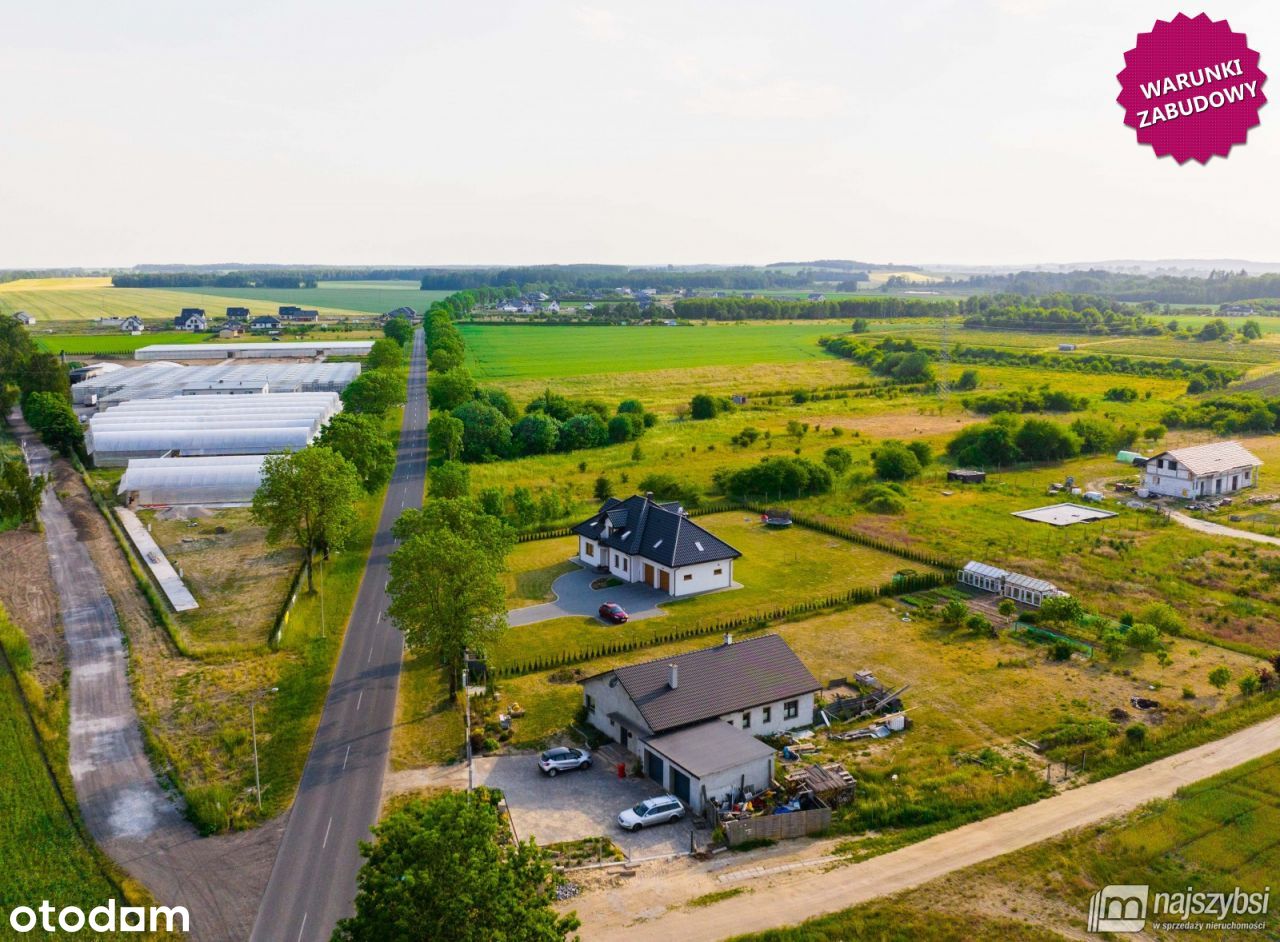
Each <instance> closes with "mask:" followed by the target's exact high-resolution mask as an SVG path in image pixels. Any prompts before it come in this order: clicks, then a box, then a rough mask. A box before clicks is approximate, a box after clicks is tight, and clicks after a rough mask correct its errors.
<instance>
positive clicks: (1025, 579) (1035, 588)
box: [1004, 572, 1058, 592]
mask: <svg viewBox="0 0 1280 942" xmlns="http://www.w3.org/2000/svg"><path fill="white" fill-rule="evenodd" d="M1004 581H1005V582H1007V583H1009V585H1015V586H1018V587H1019V588H1021V589H1029V590H1031V591H1032V592H1057V591H1058V587H1057V586H1056V585H1054V584H1053V583H1052V582H1046V581H1045V580H1043V579H1036V578H1035V577H1034V576H1024V575H1022V574H1021V573H1017V572H1011V573H1009V574H1008V575H1007V576H1005V579H1004Z"/></svg>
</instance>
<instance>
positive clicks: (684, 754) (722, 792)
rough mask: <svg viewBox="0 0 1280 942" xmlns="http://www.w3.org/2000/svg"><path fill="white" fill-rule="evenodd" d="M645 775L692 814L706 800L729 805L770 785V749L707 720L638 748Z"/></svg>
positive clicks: (727, 725) (734, 729) (740, 732)
mask: <svg viewBox="0 0 1280 942" xmlns="http://www.w3.org/2000/svg"><path fill="white" fill-rule="evenodd" d="M644 752H645V756H644V768H645V773H646V774H647V775H648V776H649V777H650V778H651V779H653V780H654V781H655V782H657V783H658V784H659V785H661V786H662V787H663V788H665V789H667V790H668V791H670V792H671V794H673V795H675V796H676V797H677V798H679V799H680V800H681V801H683V802H684V803H685V804H686V805H688V806H689V809H690V810H691V811H692V812H693V813H694V814H701V813H702V811H703V808H704V807H705V806H706V803H707V802H708V801H711V800H715V801H718V802H720V803H721V804H732V803H733V802H734V801H736V800H739V799H740V798H741V797H742V795H743V794H744V793H746V792H750V793H752V794H759V793H761V792H763V791H765V790H766V789H768V788H769V785H770V783H771V782H772V781H773V759H774V750H773V747H771V746H769V745H766V744H765V743H763V742H761V741H760V740H759V739H756V737H755V736H752V735H751V734H750V733H748V732H746V731H745V730H741V729H739V728H738V727H736V726H733V725H732V724H730V723H723V722H721V721H719V720H709V721H708V722H706V723H699V724H698V725H697V726H690V727H687V728H685V729H682V730H679V731H678V732H674V733H667V734H666V735H665V736H656V737H654V738H652V739H649V740H647V741H646V742H645V744H644Z"/></svg>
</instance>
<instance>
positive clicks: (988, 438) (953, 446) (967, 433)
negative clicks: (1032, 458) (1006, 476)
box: [947, 416, 1022, 468]
mask: <svg viewBox="0 0 1280 942" xmlns="http://www.w3.org/2000/svg"><path fill="white" fill-rule="evenodd" d="M1014 431H1015V428H1014V426H1013V425H1012V424H1011V423H1010V422H1006V421H1001V420H1000V417H999V416H997V417H996V418H995V419H992V420H991V421H990V422H984V423H983V424H981V425H971V426H970V427H969V428H967V429H964V430H963V431H961V432H960V433H959V434H958V435H956V437H955V438H953V439H951V441H950V442H948V443H947V454H949V455H951V456H952V457H953V458H954V459H955V460H956V461H957V463H959V464H962V465H976V466H978V467H984V468H989V467H997V468H999V467H1004V466H1006V465H1011V464H1016V463H1017V462H1018V461H1020V460H1022V452H1021V451H1019V450H1018V446H1017V445H1016V444H1015V443H1014V440H1013V436H1014Z"/></svg>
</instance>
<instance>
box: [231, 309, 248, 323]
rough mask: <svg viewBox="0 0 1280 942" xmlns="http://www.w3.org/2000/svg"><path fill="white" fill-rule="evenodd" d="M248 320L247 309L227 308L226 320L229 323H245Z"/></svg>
mask: <svg viewBox="0 0 1280 942" xmlns="http://www.w3.org/2000/svg"><path fill="white" fill-rule="evenodd" d="M248 319H249V309H248V308H247V307H229V308H227V320H229V321H247V320H248Z"/></svg>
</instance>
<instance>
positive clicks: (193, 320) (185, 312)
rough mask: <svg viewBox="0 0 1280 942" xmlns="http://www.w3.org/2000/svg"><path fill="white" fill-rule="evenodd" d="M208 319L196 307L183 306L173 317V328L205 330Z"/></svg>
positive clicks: (207, 325)
mask: <svg viewBox="0 0 1280 942" xmlns="http://www.w3.org/2000/svg"><path fill="white" fill-rule="evenodd" d="M208 327H209V321H208V319H207V318H206V317H205V316H204V311H203V310H201V309H200V308H198V307H184V308H183V309H182V313H180V314H178V315H177V316H176V317H175V318H174V319H173V328H174V330H207V329H208Z"/></svg>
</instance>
